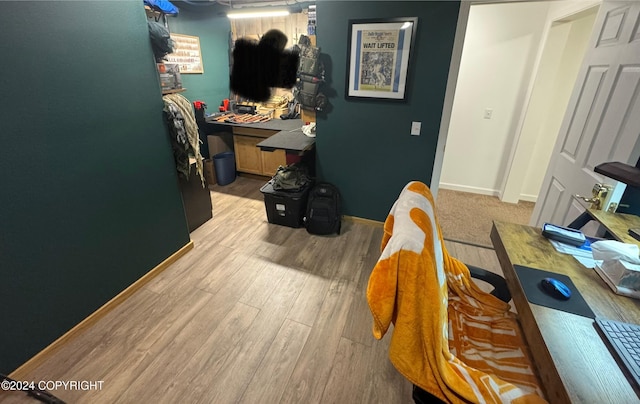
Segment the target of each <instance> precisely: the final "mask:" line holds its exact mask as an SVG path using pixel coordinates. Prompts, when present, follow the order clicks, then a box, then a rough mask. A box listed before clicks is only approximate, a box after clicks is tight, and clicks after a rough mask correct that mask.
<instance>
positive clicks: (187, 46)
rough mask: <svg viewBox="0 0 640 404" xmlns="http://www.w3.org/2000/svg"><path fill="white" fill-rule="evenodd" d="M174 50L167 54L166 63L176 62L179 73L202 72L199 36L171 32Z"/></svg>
mask: <svg viewBox="0 0 640 404" xmlns="http://www.w3.org/2000/svg"><path fill="white" fill-rule="evenodd" d="M171 39H172V40H173V44H174V52H173V53H170V54H168V55H167V59H168V62H167V63H176V64H178V66H179V67H180V73H181V74H189V73H204V67H203V66H202V53H201V52H200V38H199V37H197V36H190V35H182V34H173V33H172V34H171Z"/></svg>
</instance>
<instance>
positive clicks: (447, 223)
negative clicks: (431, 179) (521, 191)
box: [436, 189, 534, 248]
mask: <svg viewBox="0 0 640 404" xmlns="http://www.w3.org/2000/svg"><path fill="white" fill-rule="evenodd" d="M533 206H534V203H533V202H522V201H521V202H518V203H517V204H515V203H505V202H501V201H500V199H498V198H497V197H495V196H487V195H479V194H472V193H467V192H458V191H451V190H448V189H440V190H438V199H437V200H436V209H437V214H438V220H439V221H440V227H441V228H442V233H443V235H444V238H445V239H447V240H452V241H460V242H463V243H468V244H473V245H478V246H483V247H489V248H493V246H492V245H491V239H490V237H489V235H490V233H491V226H492V223H493V221H494V220H499V221H505V222H513V223H519V224H529V218H530V217H531V213H532V212H533Z"/></svg>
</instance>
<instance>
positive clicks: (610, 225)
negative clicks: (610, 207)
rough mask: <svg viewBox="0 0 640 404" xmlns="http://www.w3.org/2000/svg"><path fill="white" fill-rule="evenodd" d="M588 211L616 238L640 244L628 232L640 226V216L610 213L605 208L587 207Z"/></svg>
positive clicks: (624, 241)
mask: <svg viewBox="0 0 640 404" xmlns="http://www.w3.org/2000/svg"><path fill="white" fill-rule="evenodd" d="M587 213H588V214H589V216H591V217H592V218H594V219H595V220H597V221H598V222H600V224H602V225H603V226H604V227H605V229H607V231H609V233H610V234H611V235H612V236H613V237H614V238H615V239H616V240H618V241H622V242H623V243H630V244H637V245H639V246H640V241H638V240H636V239H635V238H633V237H631V236H630V235H629V233H628V230H629V229H630V228H639V227H640V216H636V215H627V214H624V213H609V212H606V211H604V210H594V209H587Z"/></svg>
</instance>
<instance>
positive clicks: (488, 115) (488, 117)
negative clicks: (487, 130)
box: [484, 108, 493, 119]
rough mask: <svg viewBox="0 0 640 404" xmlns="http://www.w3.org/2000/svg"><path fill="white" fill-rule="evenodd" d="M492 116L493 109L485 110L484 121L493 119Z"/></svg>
mask: <svg viewBox="0 0 640 404" xmlns="http://www.w3.org/2000/svg"><path fill="white" fill-rule="evenodd" d="M491 116H493V109H491V108H485V109H484V119H491Z"/></svg>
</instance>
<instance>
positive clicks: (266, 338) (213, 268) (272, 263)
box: [0, 177, 499, 404]
mask: <svg viewBox="0 0 640 404" xmlns="http://www.w3.org/2000/svg"><path fill="white" fill-rule="evenodd" d="M263 184H264V181H260V180H256V179H249V178H243V177H239V178H238V179H237V180H236V181H235V182H234V183H232V184H230V185H227V186H224V187H217V188H215V189H214V190H213V192H212V194H211V195H212V201H213V206H214V208H213V209H214V218H213V219H212V220H210V221H208V222H207V223H206V224H204V225H203V226H201V227H200V228H198V229H197V230H195V231H194V232H193V233H192V234H191V238H192V240H193V241H194V244H195V247H194V249H193V250H192V251H191V252H189V253H188V254H187V255H186V256H184V257H183V258H181V259H180V260H178V261H177V262H176V263H174V264H173V265H171V266H170V267H169V268H168V269H167V270H165V271H164V272H163V273H162V274H160V275H159V276H158V277H156V278H154V279H153V280H152V281H151V282H149V283H148V284H147V285H146V286H144V287H143V288H142V289H141V290H139V291H138V292H136V293H135V294H134V295H133V296H131V297H130V298H129V299H128V300H126V301H125V302H124V303H123V304H121V305H120V306H118V307H117V308H116V309H115V310H113V311H111V312H110V313H109V314H107V315H106V316H105V317H103V318H102V319H100V320H99V321H98V322H97V323H96V324H95V325H93V326H92V327H90V328H89V329H87V330H86V331H84V332H83V333H82V334H80V335H79V336H78V337H76V338H75V339H73V340H71V341H70V342H69V343H67V344H66V345H65V346H63V347H62V348H61V349H59V350H58V351H57V352H55V353H54V354H53V355H52V356H51V357H50V358H49V359H48V360H47V361H46V362H45V363H44V364H42V365H41V366H40V367H39V368H38V369H37V370H35V371H34V372H33V373H32V374H31V375H29V377H28V378H27V380H33V381H39V380H60V381H69V380H75V381H82V380H87V381H103V383H102V389H101V390H99V391H96V390H93V391H65V390H57V391H52V393H54V394H55V395H56V396H58V397H59V398H61V399H63V400H65V401H67V402H68V403H197V402H202V403H257V402H259V403H266V404H270V403H385V404H394V403H411V402H412V399H411V385H410V383H409V382H407V381H406V380H405V379H404V378H403V377H402V376H401V375H400V374H399V373H398V372H397V371H396V370H395V369H394V367H393V366H392V365H391V364H390V362H389V360H388V357H387V346H388V342H389V337H390V334H388V335H387V336H385V338H384V339H383V340H381V341H377V340H375V339H374V338H373V337H372V335H371V315H370V313H369V310H368V307H367V302H366V298H365V290H366V286H367V281H368V277H369V274H370V272H371V269H372V268H373V266H374V265H375V263H376V260H377V258H378V256H379V246H380V240H381V235H382V228H381V227H380V226H375V225H371V224H365V223H360V222H354V221H350V220H345V221H344V222H343V227H342V229H343V230H342V234H341V235H340V236H328V237H325V236H312V235H309V234H307V232H306V231H305V230H304V229H293V228H289V227H284V226H278V225H275V224H269V223H267V220H266V213H265V206H264V202H263V197H262V194H261V193H260V192H259V188H260V186H262V185H263ZM447 247H448V249H449V252H450V253H451V255H453V256H456V257H458V258H460V259H462V260H463V261H465V262H467V263H468V264H472V265H477V266H480V267H483V268H486V269H488V270H494V271H497V272H499V264H498V261H497V258H496V256H495V254H494V252H493V250H489V249H484V248H478V247H472V246H468V245H464V244H457V243H448V244H447ZM33 402H34V401H33V399H31V398H28V397H26V395H24V394H23V393H7V392H2V391H0V403H3V404H4V403H33Z"/></svg>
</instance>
